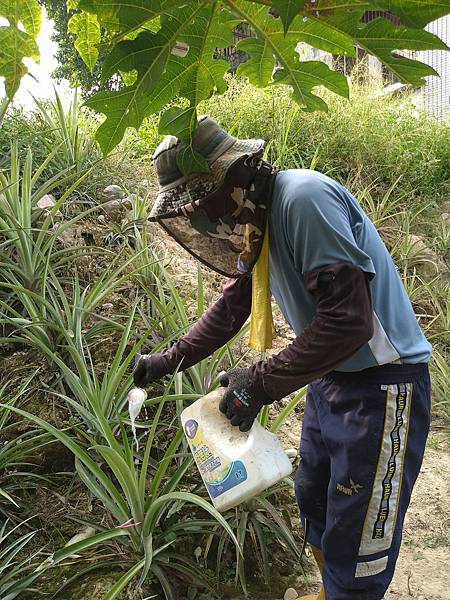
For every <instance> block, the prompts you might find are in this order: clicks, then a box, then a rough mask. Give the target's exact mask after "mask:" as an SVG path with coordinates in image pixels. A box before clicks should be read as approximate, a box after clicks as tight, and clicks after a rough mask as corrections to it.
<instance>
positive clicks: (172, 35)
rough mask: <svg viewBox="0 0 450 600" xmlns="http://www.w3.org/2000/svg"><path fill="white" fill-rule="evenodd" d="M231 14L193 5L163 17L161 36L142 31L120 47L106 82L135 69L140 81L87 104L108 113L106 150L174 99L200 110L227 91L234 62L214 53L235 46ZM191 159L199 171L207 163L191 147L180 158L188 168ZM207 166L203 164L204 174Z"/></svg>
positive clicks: (102, 134) (102, 133) (102, 138)
mask: <svg viewBox="0 0 450 600" xmlns="http://www.w3.org/2000/svg"><path fill="white" fill-rule="evenodd" d="M226 15H227V13H225V12H224V11H222V10H220V9H219V8H218V3H213V4H211V3H210V2H206V1H202V2H200V1H197V2H190V3H187V4H186V5H185V6H182V7H181V8H178V9H177V10H174V11H172V12H167V13H165V14H163V15H161V28H160V30H159V31H158V32H156V33H154V32H151V31H143V32H141V33H140V34H139V35H138V36H137V37H136V38H135V39H133V40H123V41H121V42H120V43H118V44H117V45H116V47H115V48H114V49H113V50H112V52H111V54H110V55H109V56H108V57H107V58H106V59H105V62H104V65H103V71H102V76H103V78H104V79H107V78H108V77H110V76H111V75H112V74H113V73H115V72H119V71H120V72H127V71H130V70H132V69H133V70H134V69H136V70H137V78H136V82H135V83H134V84H133V85H132V86H130V87H127V88H125V89H124V90H120V91H118V92H106V93H105V92H99V94H96V95H94V96H93V97H92V98H90V99H89V100H88V102H87V103H86V104H87V106H89V107H91V108H95V109H97V108H100V107H102V108H101V112H103V113H104V114H105V115H106V121H105V122H104V123H103V124H102V125H101V126H100V128H99V130H98V132H97V135H96V137H97V140H98V142H99V144H100V146H101V148H102V151H103V152H105V153H107V152H109V151H110V150H111V149H112V148H113V147H114V146H115V145H117V143H118V142H119V141H120V140H121V139H122V137H123V135H124V133H125V130H126V128H127V127H136V128H137V127H139V126H140V124H141V123H142V120H143V119H144V117H145V116H147V115H149V114H151V113H154V112H157V111H160V110H162V109H163V108H164V106H165V105H166V104H167V103H168V102H170V101H171V100H172V98H173V97H174V96H175V95H178V96H183V97H185V98H187V99H188V100H189V101H190V103H191V105H192V106H193V107H195V106H197V104H198V103H199V102H200V101H201V100H204V99H206V98H208V97H209V96H210V95H211V94H212V93H214V92H215V91H219V92H223V91H225V89H226V82H225V80H224V75H225V73H226V72H227V70H228V69H229V64H228V63H227V62H226V61H224V60H217V59H215V58H214V52H215V50H216V48H218V47H225V46H229V45H231V43H232V27H233V22H232V21H231V19H227V17H226ZM199 31H202V32H204V33H205V35H199ZM105 101H106V103H105ZM189 156H190V157H191V159H192V160H193V161H194V163H195V170H196V171H197V170H198V168H199V167H200V166H201V165H202V164H203V161H201V160H200V158H199V157H198V156H197V157H196V156H194V154H192V153H191V151H190V150H189V145H188V146H187V148H186V151H185V152H183V154H182V158H181V156H180V160H183V164H187V162H188V158H189ZM205 168H206V167H205V165H204V164H203V166H202V168H201V170H205Z"/></svg>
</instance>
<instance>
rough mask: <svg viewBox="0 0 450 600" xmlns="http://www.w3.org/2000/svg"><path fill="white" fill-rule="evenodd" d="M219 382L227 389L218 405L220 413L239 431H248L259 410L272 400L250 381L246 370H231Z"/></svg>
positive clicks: (260, 386) (260, 387)
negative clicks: (237, 427)
mask: <svg viewBox="0 0 450 600" xmlns="http://www.w3.org/2000/svg"><path fill="white" fill-rule="evenodd" d="M219 381H220V385H221V386H223V387H226V388H227V389H226V390H225V393H224V395H223V397H222V399H221V401H220V403H219V410H220V412H222V413H223V414H224V415H226V417H227V418H228V419H230V421H231V424H232V425H236V426H239V429H240V430H241V431H249V430H250V429H251V427H252V425H253V421H254V420H255V418H256V416H257V414H258V413H259V411H260V410H261V408H262V407H263V406H264V405H265V404H271V403H272V402H273V400H272V399H271V398H269V396H267V394H266V393H265V392H264V389H263V387H262V385H258V384H256V383H254V382H252V381H251V379H250V376H249V372H248V369H231V370H230V371H228V373H223V375H221V376H220V378H219Z"/></svg>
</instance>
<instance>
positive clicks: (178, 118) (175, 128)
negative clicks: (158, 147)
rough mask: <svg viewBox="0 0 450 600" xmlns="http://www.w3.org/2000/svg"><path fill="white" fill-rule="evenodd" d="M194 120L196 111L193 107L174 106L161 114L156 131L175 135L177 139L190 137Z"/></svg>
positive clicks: (194, 124)
mask: <svg viewBox="0 0 450 600" xmlns="http://www.w3.org/2000/svg"><path fill="white" fill-rule="evenodd" d="M196 121H197V111H196V110H195V108H193V107H189V108H181V107H179V106H174V107H172V108H169V109H167V110H166V111H165V112H164V113H163V114H162V115H161V118H160V120H159V127H158V132H159V133H161V134H163V135H175V136H176V137H177V138H178V139H179V140H186V139H189V138H190V134H191V131H192V130H193V129H194V128H195V126H196Z"/></svg>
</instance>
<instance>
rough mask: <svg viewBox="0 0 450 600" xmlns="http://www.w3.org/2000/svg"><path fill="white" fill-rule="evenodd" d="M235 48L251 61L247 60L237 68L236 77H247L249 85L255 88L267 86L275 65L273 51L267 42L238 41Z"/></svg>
mask: <svg viewBox="0 0 450 600" xmlns="http://www.w3.org/2000/svg"><path fill="white" fill-rule="evenodd" d="M236 46H237V48H238V49H239V50H242V51H243V52H247V54H250V56H251V57H252V59H251V60H247V61H246V62H244V63H242V64H240V65H239V66H238V68H237V75H239V76H240V77H248V80H249V81H250V83H252V84H253V85H256V86H257V87H265V86H266V85H268V84H269V82H270V80H271V79H272V73H273V70H274V65H275V61H274V55H273V49H272V46H271V45H270V44H269V43H268V40H266V39H264V40H261V39H258V38H246V39H243V40H240V41H239V42H238V44H237V45H236Z"/></svg>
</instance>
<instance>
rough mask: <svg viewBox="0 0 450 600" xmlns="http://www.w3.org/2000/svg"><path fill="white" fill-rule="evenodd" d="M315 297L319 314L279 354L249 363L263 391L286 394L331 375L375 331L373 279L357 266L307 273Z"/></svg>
mask: <svg viewBox="0 0 450 600" xmlns="http://www.w3.org/2000/svg"><path fill="white" fill-rule="evenodd" d="M304 279H305V284H306V287H307V289H308V291H309V292H310V293H311V294H312V295H313V296H314V298H315V300H316V315H315V317H314V319H313V321H312V322H311V323H310V325H308V326H307V327H305V329H304V330H303V331H302V333H301V334H300V335H299V336H298V337H297V338H296V339H295V340H294V341H293V342H292V344H290V345H289V346H287V348H285V349H284V350H282V351H281V352H280V353H279V354H276V355H275V356H272V357H270V358H269V359H268V360H266V361H260V362H258V363H255V364H254V365H252V366H251V367H250V377H251V379H252V381H253V382H254V383H255V385H257V386H262V390H261V392H262V394H263V395H264V394H265V395H266V396H268V397H269V398H271V399H272V400H278V399H280V398H283V397H284V396H286V395H287V394H290V393H291V392H293V391H295V390H298V389H299V388H301V387H303V386H304V385H306V384H307V383H309V382H310V381H313V380H314V379H317V378H318V377H322V376H323V375H325V374H326V373H329V372H330V371H332V370H333V369H335V368H336V367H337V366H339V365H340V364H341V363H342V362H343V361H344V360H346V359H347V358H349V357H350V356H352V354H354V353H355V352H356V350H358V349H359V348H360V347H361V346H363V345H364V344H365V343H366V342H367V341H369V340H370V338H371V337H372V334H373V320H372V299H371V293H370V287H369V278H368V275H367V274H366V273H364V272H363V271H362V270H361V269H360V268H359V267H358V266H356V265H353V264H351V263H336V264H333V265H327V266H324V267H320V268H318V269H314V270H313V271H310V272H308V273H305V274H304Z"/></svg>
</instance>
